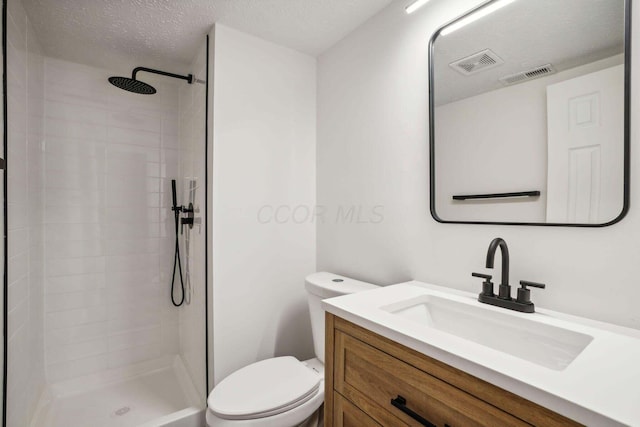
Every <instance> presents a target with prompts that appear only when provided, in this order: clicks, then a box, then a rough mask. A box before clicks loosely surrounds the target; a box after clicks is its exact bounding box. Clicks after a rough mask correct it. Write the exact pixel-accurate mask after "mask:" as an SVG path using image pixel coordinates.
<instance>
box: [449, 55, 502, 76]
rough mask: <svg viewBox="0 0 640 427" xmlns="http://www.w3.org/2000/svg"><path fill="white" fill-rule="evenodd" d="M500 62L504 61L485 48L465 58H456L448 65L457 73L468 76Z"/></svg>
mask: <svg viewBox="0 0 640 427" xmlns="http://www.w3.org/2000/svg"><path fill="white" fill-rule="evenodd" d="M500 64H504V61H503V60H502V59H500V57H499V56H498V55H496V54H495V52H493V51H492V50H491V49H485V50H483V51H481V52H477V53H474V54H473V55H470V56H467V57H466V58H462V59H458V60H457V61H455V62H452V63H451V64H449V66H450V67H451V68H453V69H454V70H456V71H458V72H459V73H462V74H464V75H465V76H468V75H470V74H475V73H478V72H480V71H482V70H488V69H489V68H493V67H495V66H497V65H500Z"/></svg>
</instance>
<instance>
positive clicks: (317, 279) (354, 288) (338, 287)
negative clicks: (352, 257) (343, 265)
mask: <svg viewBox="0 0 640 427" xmlns="http://www.w3.org/2000/svg"><path fill="white" fill-rule="evenodd" d="M377 287H378V286H377V285H374V284H373V283H367V282H361V281H360V280H355V279H351V278H349V277H345V276H340V275H338V274H333V273H328V272H326V271H321V272H318V273H312V274H310V275H308V276H307V277H306V278H305V288H306V289H307V292H309V293H311V294H313V295H317V296H319V297H321V298H323V299H324V298H332V297H337V296H340V295H347V294H353V293H356V292H360V291H367V290H370V289H376V288H377Z"/></svg>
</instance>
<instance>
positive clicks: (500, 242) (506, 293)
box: [485, 237, 511, 299]
mask: <svg viewBox="0 0 640 427" xmlns="http://www.w3.org/2000/svg"><path fill="white" fill-rule="evenodd" d="M498 248H500V253H501V256H502V274H501V277H500V286H499V287H498V298H502V299H511V286H509V248H508V247H507V242H505V241H504V239H502V238H500V237H496V238H495V239H493V240H492V241H491V243H490V244H489V249H488V250H487V263H486V265H485V267H487V268H493V263H494V261H495V259H496V249H498Z"/></svg>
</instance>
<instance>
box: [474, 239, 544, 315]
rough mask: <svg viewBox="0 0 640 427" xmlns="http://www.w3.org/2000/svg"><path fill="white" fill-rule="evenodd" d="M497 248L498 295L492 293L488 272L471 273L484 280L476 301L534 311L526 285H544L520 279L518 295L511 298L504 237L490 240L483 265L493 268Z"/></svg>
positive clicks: (539, 286) (507, 256)
mask: <svg viewBox="0 0 640 427" xmlns="http://www.w3.org/2000/svg"><path fill="white" fill-rule="evenodd" d="M498 248H500V253H501V256H502V274H501V277H500V286H499V287H498V295H495V294H494V293H493V283H492V282H491V276H490V275H489V274H481V273H471V275H472V276H473V277H481V278H483V279H484V282H482V292H480V295H478V301H480V302H482V303H485V304H490V305H495V306H498V307H503V308H508V309H509V310H516V311H521V312H523V313H533V312H534V311H535V306H534V305H533V303H532V302H531V298H530V294H531V291H530V290H529V289H527V286H530V287H534V288H542V289H544V287H545V285H544V284H542V283H535V282H528V281H525V280H521V281H520V285H521V288H520V289H518V297H517V298H516V299H515V300H514V299H513V298H511V286H509V248H508V247H507V242H505V241H504V239H501V238H500V237H496V238H495V239H493V240H492V241H491V243H490V244H489V249H488V250H487V262H486V264H485V266H486V267H487V268H493V264H494V261H495V257H496V250H497V249H498Z"/></svg>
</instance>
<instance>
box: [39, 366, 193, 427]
mask: <svg viewBox="0 0 640 427" xmlns="http://www.w3.org/2000/svg"><path fill="white" fill-rule="evenodd" d="M163 365H164V366H163ZM132 371H134V372H133V373H132ZM202 400H203V399H199V398H198V394H197V393H196V390H195V388H194V386H193V384H192V383H191V381H190V379H189V375H188V374H187V372H186V369H185V368H184V365H183V364H182V361H181V359H180V358H179V357H176V358H175V359H174V360H173V361H172V362H171V361H170V362H168V363H167V362H162V361H154V362H150V363H147V364H145V365H138V366H137V367H135V369H128V370H116V371H111V372H109V373H106V374H97V375H93V376H91V377H85V378H82V379H78V380H72V381H67V382H64V383H58V384H53V385H51V386H50V387H49V390H47V391H46V392H45V393H44V395H43V397H42V398H41V402H40V404H39V408H38V411H37V413H36V415H35V417H34V420H33V422H32V423H31V427H88V426H91V427H115V426H117V427H152V426H153V427H156V426H167V427H201V426H202V425H204V408H203V403H202Z"/></svg>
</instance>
